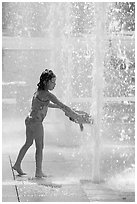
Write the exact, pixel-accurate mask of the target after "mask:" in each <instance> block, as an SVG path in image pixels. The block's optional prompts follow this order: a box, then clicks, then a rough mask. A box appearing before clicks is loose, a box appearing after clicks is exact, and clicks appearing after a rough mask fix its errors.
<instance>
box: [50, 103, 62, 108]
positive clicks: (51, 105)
mask: <svg viewBox="0 0 137 204" xmlns="http://www.w3.org/2000/svg"><path fill="white" fill-rule="evenodd" d="M48 107H49V108H60V107H59V106H58V105H57V104H55V103H49V105H48Z"/></svg>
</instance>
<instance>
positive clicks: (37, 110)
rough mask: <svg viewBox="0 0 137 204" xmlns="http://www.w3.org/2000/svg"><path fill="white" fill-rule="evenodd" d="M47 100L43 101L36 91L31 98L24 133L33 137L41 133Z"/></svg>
mask: <svg viewBox="0 0 137 204" xmlns="http://www.w3.org/2000/svg"><path fill="white" fill-rule="evenodd" d="M48 104H49V100H46V101H43V100H41V99H40V98H39V97H38V96H37V92H36V93H35V94H34V96H33V99H32V106H31V111H30V113H29V115H28V116H27V117H26V119H25V124H26V135H27V136H29V135H31V136H33V138H36V137H39V136H40V135H43V125H42V122H43V120H44V118H45V116H46V114H47V110H48Z"/></svg>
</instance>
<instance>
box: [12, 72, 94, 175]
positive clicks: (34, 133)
mask: <svg viewBox="0 0 137 204" xmlns="http://www.w3.org/2000/svg"><path fill="white" fill-rule="evenodd" d="M55 85H56V76H55V74H54V73H53V71H52V70H48V69H46V70H45V71H44V72H42V74H41V76H40V82H39V83H38V84H37V86H38V89H37V91H36V92H35V93H34V96H33V99H32V106H31V111H30V113H29V115H28V116H27V118H26V119H25V125H26V141H25V144H24V145H23V147H22V148H21V149H20V152H19V155H18V157H17V160H16V162H15V164H14V166H13V167H12V168H13V169H14V170H16V171H17V172H18V174H20V175H25V173H24V172H23V171H22V169H21V162H22V159H23V158H24V156H25V154H26V152H27V150H28V149H29V147H30V146H31V145H32V144H33V141H34V140H35V145H36V153H35V160H36V171H35V177H40V178H41V177H46V175H45V174H44V173H43V171H42V158H43V146H44V140H43V137H44V132H43V124H42V121H43V120H44V118H45V117H46V114H47V110H48V107H51V108H60V109H61V110H62V111H64V112H65V115H66V116H68V117H69V118H70V119H71V120H72V121H75V122H77V123H79V124H82V123H90V119H89V118H88V117H87V115H84V114H79V113H78V112H75V111H74V110H72V109H71V108H69V107H68V106H66V105H65V104H63V103H62V102H61V101H59V100H58V98H57V97H56V96H55V95H53V94H52V93H51V92H50V91H52V90H53V89H54V88H55Z"/></svg>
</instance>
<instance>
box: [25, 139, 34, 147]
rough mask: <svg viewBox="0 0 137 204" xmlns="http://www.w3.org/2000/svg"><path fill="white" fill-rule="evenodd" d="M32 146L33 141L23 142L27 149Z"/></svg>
mask: <svg viewBox="0 0 137 204" xmlns="http://www.w3.org/2000/svg"><path fill="white" fill-rule="evenodd" d="M32 144H33V140H31V141H26V142H25V146H27V147H30V146H31V145H32Z"/></svg>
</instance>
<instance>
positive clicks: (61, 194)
mask: <svg viewBox="0 0 137 204" xmlns="http://www.w3.org/2000/svg"><path fill="white" fill-rule="evenodd" d="M45 157H46V158H47V159H45V161H44V162H43V164H44V165H43V169H44V170H45V172H46V173H47V175H48V178H42V179H36V178H35V177H34V172H35V161H34V156H33V155H32V154H31V153H30V154H28V155H27V156H26V158H25V159H24V162H23V165H22V166H23V170H24V171H25V172H26V173H27V176H22V177H20V176H18V175H17V174H16V172H13V171H12V169H11V162H13V161H14V160H15V155H14V154H11V155H8V154H3V182H2V184H3V185H2V201H3V202H97V201H98V202H134V201H135V193H134V190H130V191H129V192H127V191H126V192H122V191H119V190H117V189H111V188H109V187H108V186H107V185H106V184H105V183H104V182H101V183H100V184H95V183H93V182H92V181H91V180H90V179H86V178H85V179H84V177H82V172H80V170H78V167H77V165H78V163H77V161H75V160H70V159H65V158H64V157H63V155H62V154H59V152H57V151H52V149H51V150H50V151H49V150H48V151H47V152H46V155H45ZM77 171H78V172H77Z"/></svg>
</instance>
